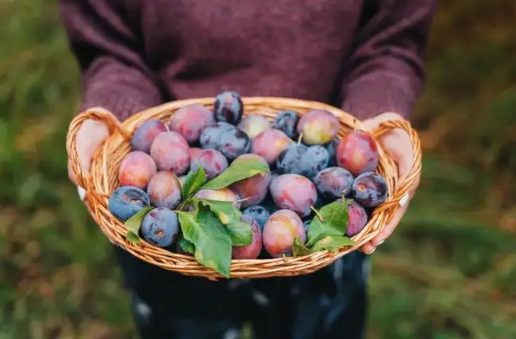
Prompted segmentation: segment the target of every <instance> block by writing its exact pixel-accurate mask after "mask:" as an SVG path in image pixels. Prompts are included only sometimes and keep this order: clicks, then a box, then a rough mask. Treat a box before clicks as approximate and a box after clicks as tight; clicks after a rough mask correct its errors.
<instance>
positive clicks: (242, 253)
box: [231, 215, 262, 259]
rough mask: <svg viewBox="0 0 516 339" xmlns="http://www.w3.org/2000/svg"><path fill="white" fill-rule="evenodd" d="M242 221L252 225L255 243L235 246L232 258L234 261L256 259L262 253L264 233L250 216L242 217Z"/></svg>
mask: <svg viewBox="0 0 516 339" xmlns="http://www.w3.org/2000/svg"><path fill="white" fill-rule="evenodd" d="M240 220H241V221H243V222H246V223H248V224H249V225H251V230H252V231H253V241H252V243H251V244H249V245H246V246H234V247H233V250H232V253H231V257H232V258H233V259H256V258H258V256H259V255H260V252H261V251H262V231H261V229H260V226H259V225H258V223H257V222H256V220H254V219H253V218H251V217H250V216H248V215H242V217H241V219H240Z"/></svg>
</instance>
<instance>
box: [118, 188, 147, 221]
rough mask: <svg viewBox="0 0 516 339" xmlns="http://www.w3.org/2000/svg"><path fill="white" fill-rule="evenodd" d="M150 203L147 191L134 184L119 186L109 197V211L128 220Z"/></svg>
mask: <svg viewBox="0 0 516 339" xmlns="http://www.w3.org/2000/svg"><path fill="white" fill-rule="evenodd" d="M149 205H150V200H149V196H148V195H147V193H145V191H143V190H142V189H139V188H138V187H133V186H122V187H119V188H117V189H116V190H115V191H114V192H113V194H111V196H110V197H109V203H108V208H109V212H111V214H113V215H114V216H115V217H117V218H118V219H120V220H122V221H126V220H128V219H129V218H131V217H132V216H134V215H135V214H136V213H138V212H139V211H140V210H142V209H143V208H145V207H147V206H149Z"/></svg>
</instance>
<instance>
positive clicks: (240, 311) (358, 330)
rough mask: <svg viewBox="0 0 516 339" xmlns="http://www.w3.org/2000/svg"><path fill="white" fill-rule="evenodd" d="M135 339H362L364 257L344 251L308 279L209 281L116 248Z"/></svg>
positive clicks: (365, 270) (364, 285)
mask: <svg viewBox="0 0 516 339" xmlns="http://www.w3.org/2000/svg"><path fill="white" fill-rule="evenodd" d="M116 251H117V255H118V258H119V260H120V263H121V265H122V269H123V272H124V275H125V282H126V285H127V287H128V289H129V291H130V293H131V297H132V308H133V309H132V310H133V315H134V317H135V320H136V324H137V326H138V330H139V332H140V335H141V338H142V339H161V338H163V339H237V338H240V335H239V332H240V329H241V328H242V327H243V324H244V323H250V324H251V325H252V328H253V338H254V339H275V338H281V339H339V338H345V339H361V338H364V336H365V334H364V331H365V321H366V304H367V298H366V282H367V275H368V271H369V269H368V266H369V260H368V259H367V258H366V257H365V256H364V254H362V253H361V252H355V253H351V254H349V255H347V256H345V257H344V258H342V259H340V260H339V261H337V262H335V263H334V264H332V265H330V266H328V267H326V268H324V269H321V270H319V271H317V272H315V273H313V274H310V275H304V276H298V277H291V278H270V279H253V280H240V279H231V280H221V281H216V282H214V281H209V280H207V279H205V278H197V277H187V276H184V275H181V274H178V273H174V272H169V271H166V270H163V269H160V268H158V267H155V266H152V265H149V264H147V263H145V262H143V261H141V260H139V259H137V258H135V257H133V256H132V255H130V254H129V253H127V252H125V251H123V250H122V249H120V248H117V250H116Z"/></svg>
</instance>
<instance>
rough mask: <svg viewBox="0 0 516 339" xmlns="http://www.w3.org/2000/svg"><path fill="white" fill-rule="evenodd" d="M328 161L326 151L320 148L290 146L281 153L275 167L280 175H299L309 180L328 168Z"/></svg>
mask: <svg viewBox="0 0 516 339" xmlns="http://www.w3.org/2000/svg"><path fill="white" fill-rule="evenodd" d="M328 161H329V157H328V151H326V149H325V148H324V147H322V146H319V145H317V146H310V147H307V146H305V145H302V144H292V145H290V146H289V147H288V148H287V149H286V150H284V151H283V152H281V154H280V156H279V157H278V160H277V162H276V167H277V169H278V172H279V173H281V174H288V173H291V174H299V175H303V176H305V177H307V178H310V179H311V178H313V177H315V175H316V174H317V173H319V171H321V170H322V169H324V168H326V166H328Z"/></svg>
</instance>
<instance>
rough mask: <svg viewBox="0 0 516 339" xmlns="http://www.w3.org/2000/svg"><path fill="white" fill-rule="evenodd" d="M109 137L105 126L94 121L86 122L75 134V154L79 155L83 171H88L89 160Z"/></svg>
mask: <svg viewBox="0 0 516 339" xmlns="http://www.w3.org/2000/svg"><path fill="white" fill-rule="evenodd" d="M108 135H109V129H108V127H107V125H106V124H104V123H102V122H99V121H95V120H86V121H85V122H84V123H83V124H82V126H81V128H80V129H79V131H78V132H77V146H76V147H77V153H78V155H79V163H80V165H81V168H82V169H83V170H84V171H89V170H90V166H91V158H92V157H93V154H94V153H95V151H96V150H97V148H98V147H99V146H100V144H101V143H102V142H103V141H104V139H106V138H107V137H108Z"/></svg>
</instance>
